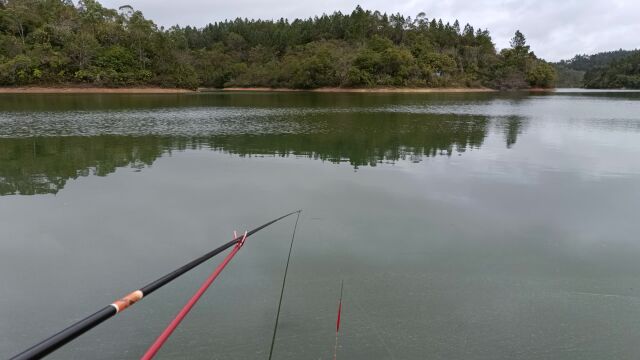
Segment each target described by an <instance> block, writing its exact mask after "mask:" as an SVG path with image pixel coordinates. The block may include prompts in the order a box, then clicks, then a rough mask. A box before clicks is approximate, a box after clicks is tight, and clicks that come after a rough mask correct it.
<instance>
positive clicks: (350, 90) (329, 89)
mask: <svg viewBox="0 0 640 360" xmlns="http://www.w3.org/2000/svg"><path fill="white" fill-rule="evenodd" d="M200 91H202V92H207V91H239V92H245V91H246V92H252V91H253V92H318V93H476V92H496V91H497V90H494V89H489V88H390V87H378V88H338V87H323V88H317V89H290V88H266V87H246V88H241V87H228V88H222V89H200Z"/></svg>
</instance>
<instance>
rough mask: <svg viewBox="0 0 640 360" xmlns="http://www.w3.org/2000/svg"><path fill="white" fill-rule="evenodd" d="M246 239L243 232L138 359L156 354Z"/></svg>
mask: <svg viewBox="0 0 640 360" xmlns="http://www.w3.org/2000/svg"><path fill="white" fill-rule="evenodd" d="M233 233H234V237H238V236H237V235H236V234H235V231H234V232H233ZM246 239H247V233H246V232H245V233H244V236H243V238H242V240H240V241H239V242H237V243H236V246H234V247H233V250H232V251H231V252H230V253H229V254H228V255H227V256H226V257H225V258H224V260H222V262H221V263H220V264H219V265H218V266H217V267H216V269H215V270H214V271H213V273H212V274H211V275H209V277H208V278H207V280H205V282H204V283H202V285H201V286H200V288H199V289H198V291H196V293H195V294H193V296H192V297H191V299H189V301H188V302H187V303H186V304H185V305H184V307H182V309H181V310H180V312H179V313H178V315H176V317H175V318H174V319H173V320H172V321H171V323H169V325H168V326H167V327H166V328H165V329H164V331H162V333H161V334H160V336H158V338H157V339H156V341H154V342H153V344H151V346H149V349H148V350H147V352H145V353H144V355H142V357H141V358H140V360H151V359H153V357H154V356H156V354H157V353H158V351H159V350H160V348H161V347H162V345H164V343H165V342H166V341H167V340H168V339H169V336H171V334H172V333H173V331H174V330H175V329H177V328H178V325H180V323H181V322H182V320H183V319H184V318H185V317H186V316H187V314H188V313H189V311H191V309H193V307H194V306H195V305H196V303H197V302H198V300H200V298H201V297H202V295H204V293H205V291H207V289H208V288H209V286H211V284H213V281H214V280H215V279H216V278H217V277H218V275H220V273H221V272H222V270H224V268H225V267H226V266H227V264H229V262H230V261H231V259H233V257H234V256H235V255H236V254H237V253H238V251H240V248H241V247H242V245H244V242H245V240H246Z"/></svg>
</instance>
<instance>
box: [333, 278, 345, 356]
mask: <svg viewBox="0 0 640 360" xmlns="http://www.w3.org/2000/svg"><path fill="white" fill-rule="evenodd" d="M343 288H344V280H342V281H340V300H339V301H338V318H337V319H336V344H335V346H334V347H333V360H336V358H337V356H338V333H339V332H340V315H341V314H342V289H343Z"/></svg>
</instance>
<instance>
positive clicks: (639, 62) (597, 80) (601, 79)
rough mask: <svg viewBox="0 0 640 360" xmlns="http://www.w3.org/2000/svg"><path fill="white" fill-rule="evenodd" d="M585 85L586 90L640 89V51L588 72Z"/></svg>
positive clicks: (585, 76)
mask: <svg viewBox="0 0 640 360" xmlns="http://www.w3.org/2000/svg"><path fill="white" fill-rule="evenodd" d="M584 85H585V87H586V88H600V89H620V88H626V89H640V50H636V51H633V52H631V53H629V54H628V55H627V56H625V57H622V58H619V59H616V60H613V61H611V62H610V63H609V64H608V65H607V66H601V67H596V68H593V69H590V70H588V71H587V72H586V73H585V75H584Z"/></svg>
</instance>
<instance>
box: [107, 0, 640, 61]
mask: <svg viewBox="0 0 640 360" xmlns="http://www.w3.org/2000/svg"><path fill="white" fill-rule="evenodd" d="M102 3H103V5H105V6H108V7H113V8H117V7H118V6H121V5H124V4H129V5H131V6H133V7H134V8H135V9H138V10H141V11H142V12H143V13H144V14H145V16H146V17H147V18H149V19H152V20H154V21H155V22H156V23H157V24H158V25H162V26H165V27H169V26H171V25H175V24H179V25H181V26H186V25H195V26H198V27H201V26H204V25H206V24H207V23H210V22H214V21H220V20H224V19H235V18H237V17H242V18H254V19H257V18H260V19H278V18H281V17H284V18H288V19H294V18H300V17H302V18H306V17H310V16H315V15H320V14H322V13H332V12H333V11H336V10H339V11H342V12H345V13H348V12H351V11H352V10H353V9H354V8H355V7H356V5H358V4H360V5H361V6H362V7H363V8H365V9H370V10H380V11H381V12H387V13H396V12H400V13H402V14H403V15H405V16H411V17H414V16H415V15H416V14H418V13H419V12H421V11H424V12H425V13H426V14H427V17H428V18H433V17H435V18H442V19H443V21H444V22H447V21H450V22H453V21H454V20H455V19H458V20H459V21H460V23H461V24H462V25H464V24H465V23H469V24H471V25H472V26H473V27H475V28H476V29H477V28H479V27H480V28H483V29H485V28H487V29H489V31H490V32H491V36H492V38H493V40H494V42H495V43H496V46H497V47H498V48H499V49H500V48H504V47H507V46H508V45H509V39H510V38H511V37H512V36H513V33H514V32H515V30H518V29H519V30H520V31H522V32H523V33H524V34H525V35H526V36H527V40H528V42H529V44H530V45H531V48H532V49H533V50H534V51H535V53H536V54H537V55H538V56H540V57H543V58H545V59H547V60H553V61H555V60H560V59H567V58H571V57H573V56H574V55H575V54H582V53H587V54H588V53H594V52H599V51H607V50H616V49H619V48H624V49H635V48H640V37H638V36H637V34H640V21H638V20H637V19H638V14H640V1H638V0H563V1H557V0H476V1H467V0H439V1H415V0H404V1H403V0H398V1H394V2H389V1H388V0H384V1H383V0H360V1H355V0H347V1H338V0H325V1H318V2H307V1H301V0H277V1H276V0H235V1H231V2H230V1H228V0H225V1H223V0H182V1H180V2H175V1H167V0H129V1H126V0H103V1H102Z"/></svg>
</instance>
